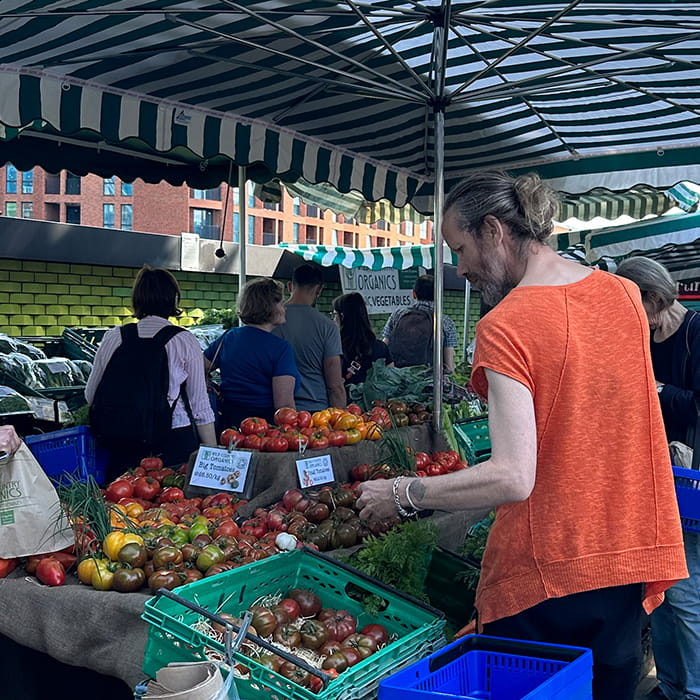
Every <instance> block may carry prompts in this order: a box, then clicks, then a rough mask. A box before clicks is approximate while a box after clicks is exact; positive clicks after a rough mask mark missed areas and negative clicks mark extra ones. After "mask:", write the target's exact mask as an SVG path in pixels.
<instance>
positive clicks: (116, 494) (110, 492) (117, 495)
mask: <svg viewBox="0 0 700 700" xmlns="http://www.w3.org/2000/svg"><path fill="white" fill-rule="evenodd" d="M133 495H134V486H133V484H130V483H129V482H128V481H127V480H126V479H116V480H115V481H113V482H112V483H111V484H109V486H107V489H106V490H105V498H106V499H107V500H108V501H112V503H116V502H117V501H119V499H121V498H131V497H132V496H133Z"/></svg>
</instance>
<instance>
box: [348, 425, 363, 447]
mask: <svg viewBox="0 0 700 700" xmlns="http://www.w3.org/2000/svg"><path fill="white" fill-rule="evenodd" d="M345 434H346V435H347V436H348V440H347V442H346V443H345V444H346V445H354V444H355V443H356V442H360V440H362V433H361V432H360V431H359V430H358V429H357V428H349V429H348V430H346V431H345Z"/></svg>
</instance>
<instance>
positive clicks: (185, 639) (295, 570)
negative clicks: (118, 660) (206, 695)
mask: <svg viewBox="0 0 700 700" xmlns="http://www.w3.org/2000/svg"><path fill="white" fill-rule="evenodd" d="M291 588H309V589H311V590H313V591H315V592H316V594H317V595H318V596H319V597H320V598H321V602H322V603H323V606H324V607H326V608H336V609H343V610H347V611H348V612H350V613H351V614H352V615H354V616H355V617H356V618H357V627H358V629H361V628H362V627H364V626H365V625H366V624H369V623H370V622H378V623H380V624H382V625H384V626H385V627H386V629H387V631H388V632H389V634H390V635H395V636H396V637H397V640H396V641H394V642H392V643H390V644H387V646H385V647H384V648H383V649H380V650H379V651H377V652H375V653H374V654H372V655H371V656H369V657H368V658H366V659H363V660H362V661H361V662H359V663H358V664H356V665H355V666H352V667H351V668H349V669H348V670H347V671H345V672H343V673H341V674H340V676H339V677H338V678H337V679H335V680H332V681H331V682H330V683H328V684H327V685H326V687H325V688H322V689H321V690H320V691H319V692H318V693H312V692H311V691H310V690H309V689H308V688H303V687H301V686H299V685H297V684H296V683H293V682H292V681H289V680H287V679H286V678H284V677H283V676H281V675H279V674H278V673H275V672H273V671H270V670H269V669H267V668H265V667H263V666H261V665H260V664H258V663H257V662H255V661H253V660H252V659H250V658H248V657H247V656H243V655H242V654H239V653H236V654H235V655H234V656H235V659H236V661H238V662H240V663H242V664H244V665H245V666H246V667H248V668H249V669H250V671H251V677H250V679H248V680H246V679H238V678H237V679H236V685H237V686H238V689H239V693H240V695H241V697H243V698H245V699H246V700H256V699H259V700H270V698H274V697H277V698H288V699H292V700H355V699H357V700H364V699H365V698H367V699H369V698H374V697H376V694H377V688H378V685H379V681H380V680H381V679H382V678H385V677H386V676H388V675H390V674H391V673H394V672H395V671H396V670H398V669H400V668H403V667H404V666H407V665H409V664H410V663H412V662H413V661H416V660H418V659H420V658H422V657H424V656H426V655H427V654H430V653H432V651H434V650H437V649H439V648H440V647H442V646H443V645H444V644H445V641H446V640H445V637H444V634H443V629H444V627H445V618H444V614H443V613H442V612H440V611H439V610H436V609H435V608H432V607H431V606H429V605H426V604H425V603H422V602H420V601H418V600H415V599H414V598H412V597H411V596H408V595H406V594H404V593H402V592H400V591H397V590H395V589H393V588H390V587H389V586H386V585H385V584H383V583H381V582H379V581H376V580H375V579H372V578H370V577H368V576H366V575H365V574H363V573H362V572H360V571H357V570H356V569H353V568H352V567H349V566H347V565H345V564H341V563H340V562H337V561H335V560H333V559H331V558H330V557H328V556H326V555H323V554H319V553H317V552H312V551H311V550H306V549H304V550H295V551H292V552H286V553H283V554H277V555H275V556H274V557H269V558H267V559H263V560H261V561H257V562H253V563H251V564H246V565H245V566H242V567H240V568H238V569H233V570H232V571H227V572H224V573H221V574H217V575H216V576H212V577H207V578H204V579H202V580H200V581H195V582H194V583H190V584H187V585H185V586H181V587H180V588H177V589H176V590H175V591H174V592H175V593H176V594H177V595H178V596H180V597H182V598H184V599H186V600H187V601H192V602H194V603H196V604H197V605H199V606H201V607H202V608H205V609H207V610H209V611H210V612H215V611H217V608H218V607H219V605H221V603H222V602H223V601H225V602H224V603H223V606H222V607H221V609H220V610H219V612H228V613H230V614H232V615H235V616H240V615H242V613H243V612H244V611H245V610H246V609H247V608H248V607H249V606H251V605H252V604H253V603H254V602H255V601H257V600H258V599H259V598H261V597H262V596H265V595H274V594H278V593H280V594H283V593H285V592H286V591H288V590H289V589H291ZM358 591H361V592H362V595H365V594H373V595H378V596H380V597H381V598H382V599H383V600H384V601H385V603H386V607H385V608H384V610H382V611H381V612H379V613H377V614H375V615H372V616H370V615H368V614H367V613H366V612H365V611H364V610H363V608H362V605H361V603H360V602H359V601H358V600H356V599H354V598H351V597H350V595H349V594H352V595H356V593H357V592H358ZM359 597H362V596H359ZM202 617H203V616H202V615H200V614H199V613H198V612H196V611H195V610H191V609H190V608H189V607H186V606H185V605H183V604H182V603H180V602H177V601H176V600H172V599H171V598H168V597H166V596H164V595H156V596H155V597H153V598H150V599H149V600H147V601H146V604H145V608H144V613H143V615H142V618H143V619H144V620H146V621H147V622H148V623H149V632H148V641H147V644H146V653H145V658H144V664H143V670H144V672H145V673H146V674H147V675H148V676H150V677H155V674H156V671H157V670H158V669H159V668H161V667H163V666H167V664H169V663H171V662H174V661H201V660H205V659H206V658H207V655H206V649H207V648H209V649H213V650H215V651H216V652H218V653H220V654H224V653H225V649H224V645H223V644H222V643H220V642H218V641H216V640H214V639H212V638H211V637H209V636H208V635H206V634H205V633H203V632H200V631H198V630H195V629H193V628H192V627H191V625H192V624H193V623H195V622H197V621H198V620H200V619H202Z"/></svg>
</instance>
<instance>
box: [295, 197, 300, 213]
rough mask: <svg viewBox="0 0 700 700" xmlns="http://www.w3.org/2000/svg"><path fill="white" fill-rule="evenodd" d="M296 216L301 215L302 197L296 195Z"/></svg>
mask: <svg viewBox="0 0 700 700" xmlns="http://www.w3.org/2000/svg"><path fill="white" fill-rule="evenodd" d="M293 204H294V216H299V215H300V214H301V199H299V197H294V200H293Z"/></svg>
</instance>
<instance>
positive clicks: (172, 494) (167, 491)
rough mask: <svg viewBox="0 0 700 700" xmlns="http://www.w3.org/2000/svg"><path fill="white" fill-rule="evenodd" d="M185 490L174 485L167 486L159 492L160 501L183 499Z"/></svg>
mask: <svg viewBox="0 0 700 700" xmlns="http://www.w3.org/2000/svg"><path fill="white" fill-rule="evenodd" d="M184 499H185V492H184V491H183V490H182V489H179V488H177V487H176V486H167V487H166V488H164V489H163V491H162V492H161V494H160V502H161V503H173V502H175V501H183V500H184Z"/></svg>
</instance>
